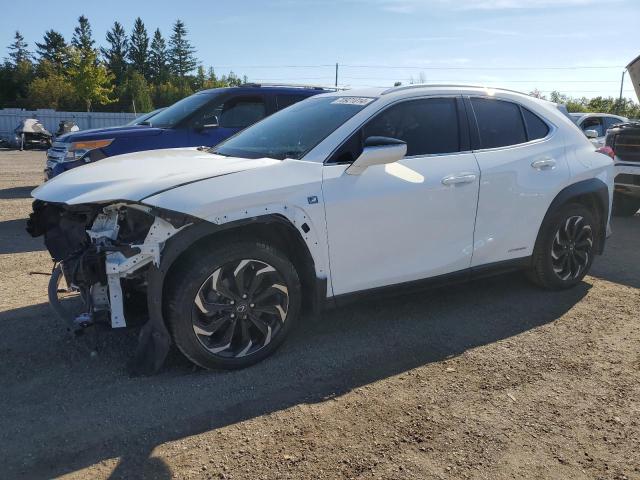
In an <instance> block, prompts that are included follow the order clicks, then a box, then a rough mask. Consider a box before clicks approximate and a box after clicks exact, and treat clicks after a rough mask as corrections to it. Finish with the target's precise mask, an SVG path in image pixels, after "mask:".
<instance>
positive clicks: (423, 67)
mask: <svg viewBox="0 0 640 480" xmlns="http://www.w3.org/2000/svg"><path fill="white" fill-rule="evenodd" d="M339 66H340V67H345V68H377V69H407V70H416V69H417V70H585V69H587V70H588V69H614V68H616V69H621V68H625V66H623V65H573V66H540V67H522V66H518V67H479V66H474V67H470V66H465V67H461V66H451V67H448V66H433V65H420V66H417V65H356V64H349V63H340V64H339ZM213 67H214V68H231V69H233V68H235V69H240V68H329V67H330V68H335V64H334V63H331V64H329V63H326V64H316V65H214V66H213Z"/></svg>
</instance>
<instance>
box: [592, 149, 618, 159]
mask: <svg viewBox="0 0 640 480" xmlns="http://www.w3.org/2000/svg"><path fill="white" fill-rule="evenodd" d="M596 152H598V153H603V154H604V155H606V156H607V157H609V158H611V160H613V159H614V158H615V156H616V152H614V151H613V148H611V147H610V146H609V145H605V146H604V147H600V148H598V149H597V150H596Z"/></svg>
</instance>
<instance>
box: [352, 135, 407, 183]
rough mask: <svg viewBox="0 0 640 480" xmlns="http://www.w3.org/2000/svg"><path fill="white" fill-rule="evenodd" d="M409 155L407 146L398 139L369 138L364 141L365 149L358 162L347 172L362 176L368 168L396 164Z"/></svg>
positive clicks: (357, 159)
mask: <svg viewBox="0 0 640 480" xmlns="http://www.w3.org/2000/svg"><path fill="white" fill-rule="evenodd" d="M406 154H407V144H406V143H405V142H403V141H402V140H398V139H397V138H389V137H369V138H367V139H366V140H365V141H364V149H363V150H362V153H361V154H360V156H359V157H358V158H356V161H355V162H353V163H352V164H351V166H350V167H349V168H347V169H346V170H345V172H346V173H347V174H349V175H360V174H361V173H362V172H364V171H365V170H366V169H367V168H368V167H371V166H373V165H384V164H387V163H394V162H397V161H398V160H401V159H402V158H404V156H405V155H406Z"/></svg>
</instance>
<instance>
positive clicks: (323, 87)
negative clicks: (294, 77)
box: [240, 82, 339, 90]
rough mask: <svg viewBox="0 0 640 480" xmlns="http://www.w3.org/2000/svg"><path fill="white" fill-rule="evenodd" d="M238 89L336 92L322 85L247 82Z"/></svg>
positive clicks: (334, 88) (332, 88) (333, 88)
mask: <svg viewBox="0 0 640 480" xmlns="http://www.w3.org/2000/svg"><path fill="white" fill-rule="evenodd" d="M240 87H292V88H308V89H312V90H338V89H339V87H338V88H336V87H330V86H324V85H305V84H300V83H265V82H259V83H257V82H249V83H243V84H242V85H240Z"/></svg>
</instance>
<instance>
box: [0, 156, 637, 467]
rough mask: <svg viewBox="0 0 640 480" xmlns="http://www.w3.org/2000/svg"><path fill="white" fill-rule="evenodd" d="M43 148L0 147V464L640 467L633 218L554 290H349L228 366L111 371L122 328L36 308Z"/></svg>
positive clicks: (125, 354) (125, 339) (513, 283)
mask: <svg viewBox="0 0 640 480" xmlns="http://www.w3.org/2000/svg"><path fill="white" fill-rule="evenodd" d="M43 163H44V153H43V152H14V151H0V272H1V275H0V292H1V293H0V465H1V466H2V467H1V468H2V470H1V472H2V473H0V477H2V478H51V477H63V478H158V479H163V478H232V479H245V478H247V479H248V478H264V479H273V478H295V479H298V478H383V479H395V478H397V479H440V478H446V479H449V478H451V479H460V478H481V479H507V478H508V479H512V478H552V479H640V453H639V452H640V348H639V346H640V325H639V320H640V246H639V245H640V242H639V240H640V216H639V215H636V216H635V217H633V218H629V219H615V220H614V222H613V232H614V234H613V236H612V237H611V238H610V240H609V243H608V245H607V249H606V254H605V255H604V256H602V257H598V258H597V259H596V262H595V264H594V268H593V270H592V275H591V276H588V277H587V278H586V279H585V281H584V282H583V283H582V284H581V285H579V286H578V287H577V288H575V289H573V290H570V291H564V292H545V291H541V290H538V289H536V288H534V287H532V286H530V285H529V284H528V283H527V282H526V281H525V280H524V279H523V278H522V276H521V275H520V274H513V275H508V276H503V277H496V278H492V279H489V280H483V281H481V282H480V281H479V282H475V283H471V284H468V285H463V286H456V287H449V288H446V289H439V290H433V291H430V292H427V293H422V294H419V295H412V296H406V297H402V298H396V299H393V300H384V301H382V300H381V301H378V302H375V303H367V304H359V305H354V306H352V307H350V308H346V309H341V310H336V311H333V312H330V313H328V314H326V315H324V317H323V318H322V319H320V320H316V321H314V320H312V319H306V321H305V322H304V323H303V324H302V325H301V328H298V329H297V330H296V331H295V332H294V334H293V335H292V337H291V338H289V339H288V341H287V342H286V344H285V345H284V346H283V347H282V348H281V349H280V350H279V351H278V352H277V354H276V355H275V356H273V357H272V358H270V359H268V360H267V361H265V362H263V363H261V364H259V365H257V366H255V367H252V368H249V369H246V370H242V371H237V372H208V371H202V370H198V369H195V368H193V367H192V366H191V365H190V364H189V363H188V362H186V361H185V360H184V359H183V358H182V357H180V355H178V354H175V353H174V354H172V356H171V358H170V359H169V361H168V362H167V365H166V367H165V368H164V370H163V371H162V372H161V373H159V374H158V375H155V376H153V377H147V378H129V377H128V376H127V373H126V368H125V364H126V361H127V359H128V358H129V356H130V355H131V353H132V351H133V346H134V345H135V332H107V333H104V334H103V335H100V336H99V337H98V338H97V339H96V338H94V336H92V335H85V336H83V337H79V338H74V337H73V335H72V334H71V333H69V332H68V331H67V330H66V329H65V325H64V324H62V323H61V322H60V321H59V320H58V319H56V318H55V317H54V316H53V314H52V312H51V311H50V310H49V308H48V306H47V304H46V285H47V281H48V277H47V273H48V272H49V271H50V269H51V261H50V259H49V257H48V255H47V253H46V252H45V251H44V249H43V245H42V241H41V239H32V238H30V237H28V236H27V234H26V233H25V232H24V224H25V218H26V217H27V215H28V213H29V209H30V200H29V192H30V190H31V189H32V187H33V186H35V185H37V184H39V183H40V182H41V179H42V173H41V172H42V167H43ZM95 342H97V344H98V354H97V355H90V352H91V350H92V345H94V344H95Z"/></svg>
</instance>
